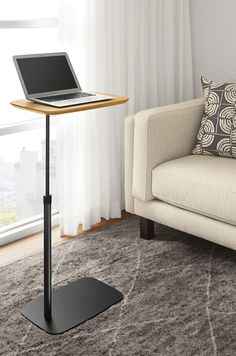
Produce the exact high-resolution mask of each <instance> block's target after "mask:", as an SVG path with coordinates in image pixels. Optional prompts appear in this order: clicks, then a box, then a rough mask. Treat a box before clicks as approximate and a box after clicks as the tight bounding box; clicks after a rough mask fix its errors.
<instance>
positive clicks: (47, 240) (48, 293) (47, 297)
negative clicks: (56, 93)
mask: <svg viewBox="0 0 236 356" xmlns="http://www.w3.org/2000/svg"><path fill="white" fill-rule="evenodd" d="M45 145H46V149H45V195H44V197H43V204H44V317H45V319H47V320H50V319H51V315H52V257H51V204H52V196H51V195H50V116H49V115H46V142H45Z"/></svg>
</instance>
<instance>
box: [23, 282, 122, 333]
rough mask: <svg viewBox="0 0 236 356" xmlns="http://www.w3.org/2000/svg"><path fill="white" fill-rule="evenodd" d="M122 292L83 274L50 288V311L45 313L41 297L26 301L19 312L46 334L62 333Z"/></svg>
mask: <svg viewBox="0 0 236 356" xmlns="http://www.w3.org/2000/svg"><path fill="white" fill-rule="evenodd" d="M122 298H123V295H122V294H121V293H120V292H119V291H117V290H116V289H114V288H112V287H110V286H108V285H107V284H105V283H103V282H100V281H98V280H97V279H95V278H91V277H86V278H81V279H79V280H77V281H75V282H72V283H70V284H68V285H66V286H64V287H61V288H58V289H55V290H53V291H52V315H51V318H50V319H49V320H47V319H45V317H44V297H43V296H42V297H39V298H38V299H37V300H35V301H33V302H31V303H29V304H28V305H26V306H25V307H24V308H23V309H22V314H23V315H24V316H25V317H26V318H27V319H29V320H30V321H31V322H32V323H33V324H35V325H36V326H38V327H39V328H40V329H42V330H44V331H46V332H47V333H49V334H61V333H63V332H65V331H68V330H69V329H72V328H74V327H75V326H77V325H79V324H82V323H83V322H85V321H86V320H88V319H91V318H93V317H94V316H96V315H98V314H100V313H102V312H103V311H104V310H106V309H108V308H110V307H111V306H112V305H114V304H116V303H118V302H119V301H120V300H121V299H122Z"/></svg>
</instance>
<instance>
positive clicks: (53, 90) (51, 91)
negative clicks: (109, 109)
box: [13, 52, 112, 107]
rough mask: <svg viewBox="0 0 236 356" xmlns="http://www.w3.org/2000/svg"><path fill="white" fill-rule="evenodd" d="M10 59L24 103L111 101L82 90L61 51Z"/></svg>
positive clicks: (62, 103) (59, 104)
mask: <svg viewBox="0 0 236 356" xmlns="http://www.w3.org/2000/svg"><path fill="white" fill-rule="evenodd" d="M13 60H14V63H15V66H16V70H17V73H18V75H19V78H20V82H21V85H22V88H23V90H24V93H25V97H26V98H27V99H28V100H31V101H35V102H38V103H42V104H47V105H51V106H56V107H65V106H70V105H78V104H85V103H91V102H94V101H102V100H110V99H112V96H107V95H101V94H96V93H92V92H87V91H86V92H84V91H82V89H81V86H80V84H79V82H78V79H77V77H76V75H75V72H74V70H73V67H72V65H71V62H70V60H69V57H68V55H67V53H65V52H60V53H43V54H30V55H22V56H14V57H13Z"/></svg>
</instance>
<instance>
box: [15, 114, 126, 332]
mask: <svg viewBox="0 0 236 356" xmlns="http://www.w3.org/2000/svg"><path fill="white" fill-rule="evenodd" d="M45 163H46V167H45V195H44V197H43V203H44V295H43V296H41V297H39V298H38V299H36V300H35V301H33V302H30V303H29V304H27V305H26V306H24V307H23V309H22V311H21V312H22V314H23V315H24V316H25V317H26V318H27V319H28V320H30V321H31V322H32V323H33V324H35V325H36V326H38V327H39V328H40V329H42V330H45V331H46V332H47V333H49V334H60V333H63V332H65V331H67V330H69V329H71V328H73V327H75V326H77V325H79V324H81V323H83V322H85V321H86V320H88V319H91V318H92V317H94V316H96V315H98V314H100V313H102V312H103V311H104V310H106V309H108V308H110V307H111V306H112V305H114V304H116V303H118V302H119V301H120V300H121V299H122V298H123V295H122V293H121V292H119V291H118V290H116V289H114V288H112V287H110V286H108V285H107V284H105V283H103V282H100V281H99V280H97V279H95V278H92V277H86V278H80V279H78V280H77V281H74V282H72V283H69V284H68V285H66V286H64V287H60V288H58V289H55V290H52V267H51V264H52V260H51V250H52V247H51V203H52V197H51V195H50V117H49V115H46V157H45ZM65 248H67V247H65ZM78 252H79V251H78Z"/></svg>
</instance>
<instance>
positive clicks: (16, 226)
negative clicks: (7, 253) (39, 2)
mask: <svg viewBox="0 0 236 356" xmlns="http://www.w3.org/2000/svg"><path fill="white" fill-rule="evenodd" d="M50 27H58V18H57V17H53V18H34V19H25V20H9V21H8V20H0V31H1V29H4V30H6V29H9V30H10V29H13V28H14V29H17V28H19V29H22V28H28V29H29V28H50ZM52 124H55V123H53V122H52ZM44 126H45V122H44V120H42V117H38V118H35V119H33V120H26V121H21V122H17V123H12V124H3V125H1V126H0V137H1V136H5V135H11V134H14V133H18V132H24V131H28V130H34V129H38V128H42V127H44ZM58 224H59V212H58V211H55V212H53V213H52V227H54V226H56V225H58ZM40 231H43V215H42V214H39V215H36V216H33V217H31V218H29V219H24V220H21V221H19V222H16V223H13V224H9V225H6V226H3V227H1V228H0V246H2V245H4V244H7V243H10V242H13V241H16V240H18V239H21V238H24V237H26V236H29V235H32V234H34V233H37V232H40Z"/></svg>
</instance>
